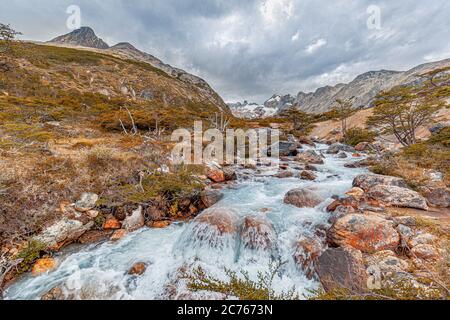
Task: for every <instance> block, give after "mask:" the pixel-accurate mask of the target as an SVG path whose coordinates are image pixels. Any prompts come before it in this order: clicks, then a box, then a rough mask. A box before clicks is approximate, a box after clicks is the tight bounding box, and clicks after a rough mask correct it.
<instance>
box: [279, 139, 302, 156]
mask: <svg viewBox="0 0 450 320" xmlns="http://www.w3.org/2000/svg"><path fill="white" fill-rule="evenodd" d="M299 148H301V144H299V143H298V142H284V141H281V142H280V143H279V155H280V156H282V157H292V156H296V155H297V153H298V149H299Z"/></svg>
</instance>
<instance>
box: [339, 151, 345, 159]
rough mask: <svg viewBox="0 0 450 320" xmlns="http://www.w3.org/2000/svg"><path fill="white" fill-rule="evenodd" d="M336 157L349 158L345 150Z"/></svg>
mask: <svg viewBox="0 0 450 320" xmlns="http://www.w3.org/2000/svg"><path fill="white" fill-rule="evenodd" d="M336 157H337V158H338V159H347V158H348V155H347V154H346V153H345V152H343V151H341V152H339V153H338V155H337V156H336Z"/></svg>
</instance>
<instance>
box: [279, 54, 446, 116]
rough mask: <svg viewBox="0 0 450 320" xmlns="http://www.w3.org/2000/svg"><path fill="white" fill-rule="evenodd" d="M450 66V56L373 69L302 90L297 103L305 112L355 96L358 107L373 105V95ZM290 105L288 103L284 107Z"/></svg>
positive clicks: (328, 106) (318, 110) (355, 105)
mask: <svg viewBox="0 0 450 320" xmlns="http://www.w3.org/2000/svg"><path fill="white" fill-rule="evenodd" d="M447 66H450V59H446V60H441V61H437V62H431V63H426V64H422V65H419V66H417V67H414V68H412V69H410V70H408V71H404V72H402V71H392V70H380V71H369V72H366V73H363V74H361V75H359V76H357V77H356V78H355V79H354V80H353V81H352V82H350V83H348V84H343V83H341V84H337V85H335V86H325V87H321V88H318V89H317V90H316V91H315V92H309V93H305V92H299V93H298V94H297V96H296V97H295V99H294V102H293V105H294V106H295V107H297V108H299V109H300V110H302V111H305V112H310V113H321V112H326V111H329V110H330V109H332V108H333V107H334V105H335V102H336V99H349V98H352V97H355V100H354V104H353V106H354V107H355V108H358V107H370V106H371V104H372V102H373V99H374V98H375V97H376V96H377V95H378V94H379V93H380V92H381V91H385V90H390V89H392V88H393V87H395V86H399V85H408V84H413V83H415V82H418V81H421V80H420V78H419V77H418V76H419V75H421V74H423V73H426V72H428V71H431V70H435V69H438V68H442V67H447ZM288 107H290V105H289V104H286V105H284V106H282V107H281V108H280V110H284V109H286V108H288Z"/></svg>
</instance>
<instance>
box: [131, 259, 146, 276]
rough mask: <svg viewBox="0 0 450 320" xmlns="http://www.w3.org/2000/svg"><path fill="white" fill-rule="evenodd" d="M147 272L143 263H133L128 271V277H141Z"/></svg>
mask: <svg viewBox="0 0 450 320" xmlns="http://www.w3.org/2000/svg"><path fill="white" fill-rule="evenodd" d="M145 270H147V265H146V264H145V263H143V262H138V263H135V264H134V265H133V266H132V267H131V269H130V270H128V274H129V275H134V276H141V275H143V274H144V273H145Z"/></svg>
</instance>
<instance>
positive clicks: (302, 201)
mask: <svg viewBox="0 0 450 320" xmlns="http://www.w3.org/2000/svg"><path fill="white" fill-rule="evenodd" d="M324 200H325V199H324V197H323V196H322V195H321V194H319V192H318V191H317V190H316V189H314V188H298V189H293V190H291V191H289V192H288V193H287V194H286V196H285V197H284V203H286V204H290V205H293V206H296V207H298V208H314V207H316V206H318V205H319V204H320V203H322V202H323V201H324Z"/></svg>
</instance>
